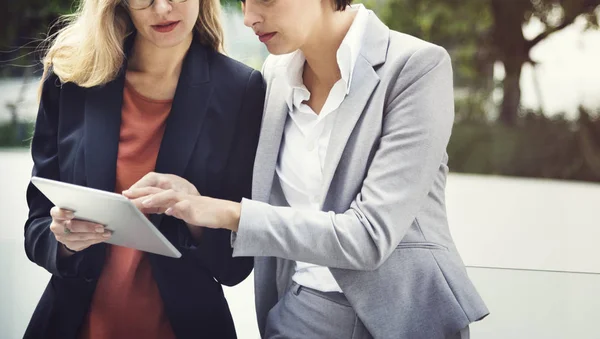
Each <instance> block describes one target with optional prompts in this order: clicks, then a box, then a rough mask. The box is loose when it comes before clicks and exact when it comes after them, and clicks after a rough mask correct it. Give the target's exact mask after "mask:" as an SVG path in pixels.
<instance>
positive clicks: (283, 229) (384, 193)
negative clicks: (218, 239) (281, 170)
mask: <svg viewBox="0 0 600 339" xmlns="http://www.w3.org/2000/svg"><path fill="white" fill-rule="evenodd" d="M388 90H389V91H391V92H390V98H391V100H389V101H388V103H387V104H386V105H385V108H384V112H382V113H383V114H384V118H383V126H382V135H381V137H380V142H379V145H378V148H377V150H376V152H375V155H374V158H373V161H372V163H371V165H370V167H369V169H368V172H367V176H366V178H365V180H364V181H363V184H362V187H361V189H360V192H359V193H358V195H357V196H356V198H355V199H354V201H353V202H352V203H351V205H350V207H349V209H348V210H347V211H345V212H344V213H338V214H336V213H334V212H322V211H306V210H303V211H300V210H296V209H293V208H291V207H275V206H270V205H268V204H265V203H262V202H257V201H252V200H248V199H244V200H243V202H242V215H241V220H240V224H239V230H238V232H237V236H236V237H235V241H234V255H235V256H246V255H254V256H274V257H280V258H284V259H289V260H298V261H304V262H311V263H314V264H318V265H322V266H327V267H335V268H345V269H355V270H374V269H377V268H378V267H379V266H381V265H382V264H383V263H384V262H385V260H386V259H387V258H388V257H389V256H390V255H391V254H392V252H393V251H394V250H395V248H396V247H397V245H398V244H399V243H400V241H401V240H402V238H403V237H404V235H405V234H406V232H407V231H408V229H409V228H410V226H411V224H412V222H413V221H414V219H415V217H416V215H417V213H418V211H419V209H420V207H421V206H422V204H423V203H424V200H425V198H426V196H427V194H428V192H429V191H430V189H431V187H432V185H433V182H434V178H435V174H436V173H437V171H438V169H439V166H440V163H441V161H442V159H443V156H444V154H445V152H446V147H447V144H448V141H449V138H450V134H451V130H452V124H453V121H454V103H453V83H452V66H451V62H450V57H449V55H448V53H447V52H446V51H445V50H444V49H443V48H441V47H438V46H433V45H430V46H427V47H424V48H422V49H420V50H418V51H416V52H415V53H414V54H413V55H412V56H411V57H410V58H409V59H408V61H407V62H406V64H405V65H404V67H403V69H402V71H401V72H400V75H399V77H398V80H397V81H396V82H395V83H391V84H390V87H389V88H388Z"/></svg>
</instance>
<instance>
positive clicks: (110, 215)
mask: <svg viewBox="0 0 600 339" xmlns="http://www.w3.org/2000/svg"><path fill="white" fill-rule="evenodd" d="M31 182H32V183H33V184H34V185H35V187H37V188H38V189H39V190H40V191H41V192H42V193H43V194H44V195H45V196H46V197H47V198H48V199H49V200H50V201H51V202H52V203H53V204H54V205H55V206H58V207H60V208H64V209H68V210H71V211H74V213H75V219H79V220H85V221H90V222H95V223H98V224H101V225H104V227H105V228H106V229H107V230H110V231H112V232H113V234H112V237H111V238H110V239H109V240H107V241H106V242H107V243H109V244H113V245H119V246H124V247H129V248H135V249H137V250H140V251H144V252H150V253H155V254H160V255H164V256H168V257H172V258H179V257H181V253H180V252H179V251H178V250H177V249H176V248H175V246H173V244H171V243H170V242H169V240H167V238H165V236H164V235H163V234H162V233H160V231H159V230H158V229H157V228H156V227H155V226H154V225H153V224H152V223H151V222H150V220H148V218H146V216H145V215H144V214H143V213H142V212H140V210H138V209H137V207H135V205H134V204H133V203H132V202H131V201H130V200H129V199H127V198H126V197H124V196H122V195H120V194H116V193H112V192H106V191H101V190H97V189H93V188H89V187H84V186H78V185H73V184H67V183H64V182H60V181H55V180H49V179H45V178H39V177H33V178H31Z"/></svg>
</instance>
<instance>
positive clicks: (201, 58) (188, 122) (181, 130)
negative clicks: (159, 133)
mask: <svg viewBox="0 0 600 339" xmlns="http://www.w3.org/2000/svg"><path fill="white" fill-rule="evenodd" d="M212 90H213V88H212V86H211V84H210V79H209V70H208V61H207V58H206V50H205V47H203V46H202V45H200V44H198V43H196V42H194V43H192V45H191V47H190V50H189V52H188V54H187V56H186V58H185V59H184V62H183V65H182V67H181V76H180V77H179V82H178V84H177V90H176V91H175V97H174V98H173V104H172V106H171V112H170V114H169V117H168V118H167V121H166V124H167V125H166V128H165V133H164V135H163V139H162V142H161V145H160V150H159V152H158V157H157V160H156V169H155V171H156V172H160V173H169V174H175V175H177V176H182V175H183V174H184V171H185V169H186V167H187V164H188V162H189V160H190V157H191V156H192V153H193V150H194V147H196V140H197V139H198V136H199V134H200V130H201V129H202V124H203V122H204V117H205V116H206V112H207V108H208V103H209V102H210V98H211V96H212Z"/></svg>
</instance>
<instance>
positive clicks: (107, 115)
mask: <svg viewBox="0 0 600 339" xmlns="http://www.w3.org/2000/svg"><path fill="white" fill-rule="evenodd" d="M124 82H125V72H124V71H121V72H120V73H119V75H118V76H117V78H116V79H115V80H113V81H111V82H109V83H107V84H106V85H104V86H98V87H94V88H90V89H88V90H87V91H86V99H85V141H84V142H85V169H86V181H87V185H88V187H91V188H96V189H100V190H104V191H109V192H113V191H114V190H115V182H116V175H117V170H116V169H117V153H118V150H119V137H120V131H121V107H122V105H123V86H124Z"/></svg>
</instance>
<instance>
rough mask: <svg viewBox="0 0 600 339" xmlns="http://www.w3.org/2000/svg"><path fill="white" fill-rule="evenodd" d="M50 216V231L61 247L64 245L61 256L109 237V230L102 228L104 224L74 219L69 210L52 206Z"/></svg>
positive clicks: (81, 249)
mask: <svg viewBox="0 0 600 339" xmlns="http://www.w3.org/2000/svg"><path fill="white" fill-rule="evenodd" d="M50 216H52V223H51V224H50V231H52V233H53V234H54V236H55V237H56V240H57V241H58V242H59V243H61V244H62V246H61V247H64V248H62V249H61V251H60V253H61V254H62V256H69V255H71V254H73V252H79V251H83V250H84V249H86V248H88V247H90V246H92V245H95V244H99V243H101V242H105V241H106V240H108V239H110V236H111V232H110V231H108V230H106V229H104V226H102V225H100V224H96V223H92V222H88V221H82V220H77V219H74V217H75V216H74V214H73V212H71V211H69V210H65V209H62V208H59V207H56V206H54V207H53V208H52V209H51V210H50Z"/></svg>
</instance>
